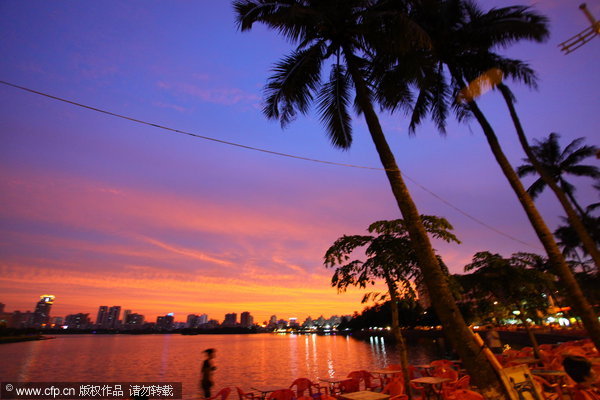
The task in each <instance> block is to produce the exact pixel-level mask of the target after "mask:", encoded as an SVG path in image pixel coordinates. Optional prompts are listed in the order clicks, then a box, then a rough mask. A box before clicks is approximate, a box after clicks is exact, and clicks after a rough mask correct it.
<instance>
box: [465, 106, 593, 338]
mask: <svg viewBox="0 0 600 400" xmlns="http://www.w3.org/2000/svg"><path fill="white" fill-rule="evenodd" d="M468 106H469V109H470V110H471V112H472V113H473V115H474V116H475V118H477V121H478V122H479V124H480V125H481V128H482V130H483V132H484V134H485V137H486V138H487V141H488V143H489V145H490V148H491V150H492V153H493V154H494V157H495V158H496V161H497V162H498V164H499V165H500V168H501V169H502V172H503V173H504V176H506V179H507V180H508V182H509V183H510V185H511V187H512V188H513V190H514V191H515V194H516V195H517V198H518V199H519V202H520V203H521V205H522V206H523V209H524V210H525V213H526V214H527V217H528V218H529V221H530V222H531V225H532V226H533V229H534V230H535V232H536V234H537V236H538V238H539V239H540V241H541V242H542V245H543V246H544V248H545V249H546V252H547V253H548V259H549V261H550V264H551V265H552V267H553V269H554V274H556V275H557V276H558V277H559V279H560V281H561V283H562V285H563V287H564V289H565V291H566V293H567V296H568V298H569V303H570V304H571V306H572V307H573V309H574V310H575V312H576V313H577V314H578V315H579V316H580V318H581V320H582V321H583V325H584V326H585V328H586V329H587V331H588V334H589V335H590V337H591V339H592V341H593V342H594V344H595V345H596V347H598V348H600V347H599V346H600V322H599V321H598V317H597V316H596V313H595V312H594V309H593V308H592V306H591V305H590V303H589V302H588V301H587V299H586V298H585V296H584V295H583V292H582V291H581V288H580V287H579V284H578V283H577V281H576V280H575V277H574V275H573V272H572V271H571V269H570V268H569V266H568V265H567V262H566V261H565V258H564V257H563V255H562V253H561V252H560V250H559V248H558V245H557V244H556V241H555V240H554V237H553V236H552V233H551V232H550V230H549V229H548V226H546V223H545V222H544V220H543V218H542V216H541V215H540V213H539V212H538V211H537V208H536V207H535V204H534V203H533V200H532V199H531V196H529V194H528V193H527V191H526V190H525V188H524V187H523V184H522V183H521V181H520V180H519V177H518V176H517V173H516V172H515V170H514V169H513V168H512V166H511V165H510V163H509V162H508V159H507V158H506V156H505V155H504V152H503V151H502V148H501V147H500V143H499V142H498V138H497V137H496V134H495V132H494V130H493V129H492V127H491V125H490V124H489V122H488V121H487V119H486V118H485V116H484V115H483V113H482V112H481V110H480V109H479V107H478V106H477V103H475V101H470V102H469V103H468Z"/></svg>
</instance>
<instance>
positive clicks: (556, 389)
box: [532, 375, 563, 400]
mask: <svg viewBox="0 0 600 400" xmlns="http://www.w3.org/2000/svg"><path fill="white" fill-rule="evenodd" d="M532 378H533V382H534V384H535V385H536V386H537V388H538V391H539V392H540V393H541V394H542V396H544V400H562V398H563V394H562V390H561V388H560V385H559V384H558V383H554V384H553V383H550V382H548V381H547V380H545V379H544V378H542V377H541V376H537V375H532Z"/></svg>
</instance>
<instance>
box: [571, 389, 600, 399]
mask: <svg viewBox="0 0 600 400" xmlns="http://www.w3.org/2000/svg"><path fill="white" fill-rule="evenodd" d="M571 398H572V399H573V400H600V396H598V395H597V394H596V393H594V392H592V391H591V390H587V389H581V388H577V387H576V388H574V389H573V390H572V391H571Z"/></svg>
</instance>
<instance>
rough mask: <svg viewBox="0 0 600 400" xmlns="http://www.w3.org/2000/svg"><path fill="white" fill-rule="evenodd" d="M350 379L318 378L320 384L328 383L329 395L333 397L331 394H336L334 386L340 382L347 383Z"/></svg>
mask: <svg viewBox="0 0 600 400" xmlns="http://www.w3.org/2000/svg"><path fill="white" fill-rule="evenodd" d="M348 379H350V378H339V377H338V378H336V377H331V378H319V380H320V381H321V382H325V383H329V393H330V394H331V395H332V396H333V394H334V393H335V392H336V389H335V387H336V385H337V384H339V383H340V382H343V381H347V380H348Z"/></svg>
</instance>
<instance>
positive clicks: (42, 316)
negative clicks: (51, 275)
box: [29, 294, 54, 328]
mask: <svg viewBox="0 0 600 400" xmlns="http://www.w3.org/2000/svg"><path fill="white" fill-rule="evenodd" d="M53 303H54V296H53V295H51V294H43V295H41V296H40V301H38V302H37V304H36V305H35V311H34V312H33V316H32V317H31V322H30V324H29V326H31V327H32V328H41V327H43V326H46V325H48V323H49V322H50V310H51V309H52V304H53Z"/></svg>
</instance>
